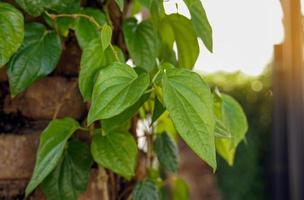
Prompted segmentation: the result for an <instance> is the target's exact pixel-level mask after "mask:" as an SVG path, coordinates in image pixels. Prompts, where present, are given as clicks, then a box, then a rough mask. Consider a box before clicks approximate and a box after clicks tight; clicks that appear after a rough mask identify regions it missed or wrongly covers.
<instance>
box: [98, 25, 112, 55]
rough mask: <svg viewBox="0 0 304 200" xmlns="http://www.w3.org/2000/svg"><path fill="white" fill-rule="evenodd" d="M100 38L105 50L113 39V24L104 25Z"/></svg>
mask: <svg viewBox="0 0 304 200" xmlns="http://www.w3.org/2000/svg"><path fill="white" fill-rule="evenodd" d="M100 38H101V45H102V50H105V49H106V48H107V47H108V46H109V45H110V44H111V39H112V28H111V26H109V25H107V24H104V25H103V27H102V29H101V33H100Z"/></svg>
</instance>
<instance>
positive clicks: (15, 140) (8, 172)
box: [0, 130, 41, 180]
mask: <svg viewBox="0 0 304 200" xmlns="http://www.w3.org/2000/svg"><path fill="white" fill-rule="evenodd" d="M40 132H41V131H29V130H26V131H24V132H23V133H24V134H23V135H13V134H0V149H1V151H0V180H4V179H27V178H30V177H31V174H32V171H33V168H34V165H35V157H36V151H37V147H38V143H39V134H40Z"/></svg>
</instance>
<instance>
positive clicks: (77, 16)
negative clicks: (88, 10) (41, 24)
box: [45, 11, 119, 62]
mask: <svg viewBox="0 0 304 200" xmlns="http://www.w3.org/2000/svg"><path fill="white" fill-rule="evenodd" d="M45 14H46V15H47V16H48V17H50V18H51V19H52V20H53V21H56V19H57V18H62V17H70V18H74V19H77V18H85V19H87V20H89V22H91V23H93V24H94V25H95V26H96V28H97V30H101V29H102V26H100V25H99V23H98V22H97V21H96V20H95V19H94V17H91V16H88V15H85V14H80V13H77V14H65V13H63V14H51V13H49V12H47V11H45ZM110 48H111V50H112V52H113V54H114V57H115V60H116V61H117V62H119V57H118V55H117V52H116V51H115V49H114V47H113V45H112V44H110Z"/></svg>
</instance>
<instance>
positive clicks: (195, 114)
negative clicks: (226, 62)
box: [162, 69, 216, 170]
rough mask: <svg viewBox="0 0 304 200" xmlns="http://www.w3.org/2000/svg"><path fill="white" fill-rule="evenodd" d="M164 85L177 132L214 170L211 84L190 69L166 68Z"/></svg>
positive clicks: (167, 104) (167, 105) (167, 102)
mask: <svg viewBox="0 0 304 200" xmlns="http://www.w3.org/2000/svg"><path fill="white" fill-rule="evenodd" d="M162 86H163V94H164V102H165V106H166V108H167V110H168V111H169V113H170V117H171V119H172V121H173V123H174V125H175V127H176V129H177V131H178V133H179V134H180V135H181V137H182V138H183V139H184V140H185V141H186V143H187V144H188V145H189V146H190V147H191V148H192V150H193V151H194V152H195V153H196V154H197V155H198V156H199V157H200V158H202V159H203V160H205V161H206V162H207V163H208V164H209V165H210V166H211V167H212V168H213V170H215V169H216V155H215V145H214V127H215V120H214V114H213V99H212V95H211V92H210V89H209V87H208V85H207V84H206V83H205V82H204V81H203V80H202V79H201V77H200V76H199V75H198V74H196V73H194V72H191V71H189V70H185V69H167V70H166V71H165V72H164V75H163V77H162Z"/></svg>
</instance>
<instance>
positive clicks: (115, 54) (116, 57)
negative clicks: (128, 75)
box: [110, 44, 120, 62]
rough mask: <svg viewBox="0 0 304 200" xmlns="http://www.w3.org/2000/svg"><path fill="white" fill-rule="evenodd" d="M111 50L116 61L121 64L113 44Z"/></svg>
mask: <svg viewBox="0 0 304 200" xmlns="http://www.w3.org/2000/svg"><path fill="white" fill-rule="evenodd" d="M110 48H111V50H112V51H113V54H114V57H115V60H116V61H117V62H119V61H120V60H119V57H118V55H117V52H116V51H115V49H114V47H113V45H112V44H110Z"/></svg>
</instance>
